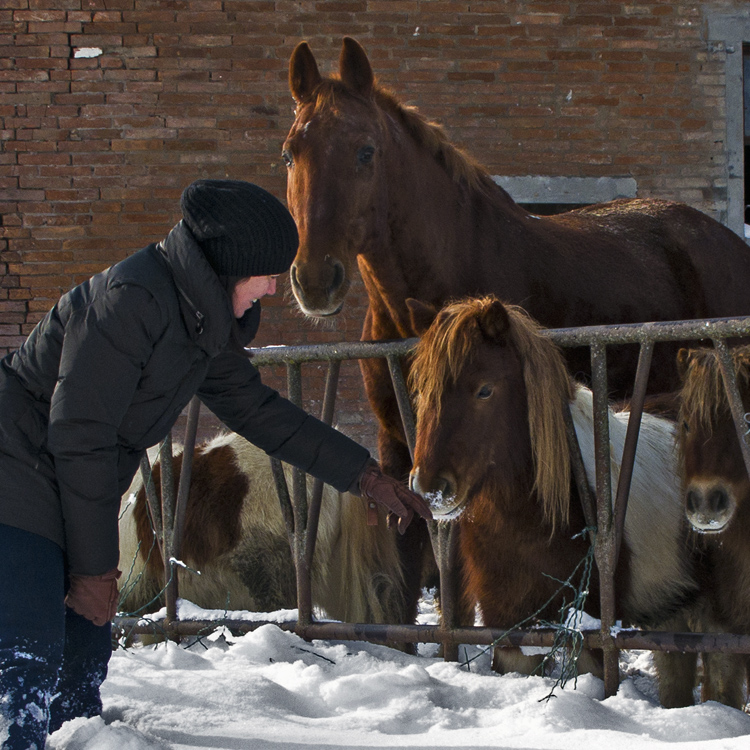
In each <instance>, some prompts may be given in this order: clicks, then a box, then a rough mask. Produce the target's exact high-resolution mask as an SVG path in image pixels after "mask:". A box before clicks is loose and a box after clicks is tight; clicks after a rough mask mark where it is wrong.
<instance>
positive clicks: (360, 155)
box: [357, 146, 375, 164]
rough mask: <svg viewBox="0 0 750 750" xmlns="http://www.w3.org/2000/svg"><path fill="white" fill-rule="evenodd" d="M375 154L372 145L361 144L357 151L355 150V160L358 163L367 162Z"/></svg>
mask: <svg viewBox="0 0 750 750" xmlns="http://www.w3.org/2000/svg"><path fill="white" fill-rule="evenodd" d="M374 155H375V147H374V146H362V148H361V149H359V151H357V161H358V162H359V163H360V164H369V163H370V162H371V161H372V157H373V156H374Z"/></svg>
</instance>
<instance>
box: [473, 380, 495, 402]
mask: <svg viewBox="0 0 750 750" xmlns="http://www.w3.org/2000/svg"><path fill="white" fill-rule="evenodd" d="M492 390H493V388H492V386H491V385H487V384H485V385H483V386H482V387H481V388H480V389H479V390H478V391H477V398H481V399H483V400H484V399H488V398H489V397H490V396H491V395H492Z"/></svg>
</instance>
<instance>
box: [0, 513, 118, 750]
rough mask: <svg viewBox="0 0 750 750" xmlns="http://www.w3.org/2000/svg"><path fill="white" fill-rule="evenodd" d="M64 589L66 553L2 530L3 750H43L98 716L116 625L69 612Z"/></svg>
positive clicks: (38, 539)
mask: <svg viewBox="0 0 750 750" xmlns="http://www.w3.org/2000/svg"><path fill="white" fill-rule="evenodd" d="M66 590H67V575H66V570H65V559H64V555H63V552H62V550H61V549H60V548H59V547H58V546H57V545H56V544H55V543H54V542H51V541H49V540H48V539H45V538H44V537H41V536H39V535H38V534H32V533H30V532H28V531H22V530H21V529H16V528H13V527H12V526H6V525H4V524H0V738H2V737H3V734H4V733H3V725H4V724H5V723H6V722H8V737H7V738H6V739H5V740H4V742H3V744H2V750H30V748H36V750H42V749H43V748H44V745H45V742H46V738H47V734H48V732H53V731H55V730H56V729H59V728H60V726H61V725H62V724H63V722H65V721H68V720H69V719H74V718H75V717H77V716H98V715H99V714H101V711H102V702H101V698H100V696H99V687H100V685H101V684H102V682H103V681H104V678H105V677H106V676H107V664H108V662H109V658H110V656H111V654H112V645H111V626H110V625H109V624H107V625H104V626H102V627H99V626H96V625H94V624H93V623H92V622H90V621H89V620H87V619H86V618H85V617H81V616H80V615H78V614H76V613H75V612H73V611H72V610H70V609H68V608H67V607H66V606H65V592H66Z"/></svg>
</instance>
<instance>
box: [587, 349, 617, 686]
mask: <svg viewBox="0 0 750 750" xmlns="http://www.w3.org/2000/svg"><path fill="white" fill-rule="evenodd" d="M591 379H592V390H593V392H594V458H595V462H596V498H597V501H596V537H595V539H594V559H595V560H596V567H597V568H598V570H599V602H600V604H599V609H600V612H599V618H600V621H601V639H602V652H603V659H604V695H605V697H609V696H611V695H614V694H615V693H616V692H617V687H618V685H619V682H620V680H619V665H620V654H619V650H618V648H617V646H616V645H615V641H614V638H613V637H612V629H613V628H614V626H615V550H616V548H617V539H616V536H615V524H614V520H613V514H612V475H611V471H610V458H609V457H610V447H609V401H608V399H607V348H606V345H605V344H602V343H599V342H594V343H593V344H592V345H591Z"/></svg>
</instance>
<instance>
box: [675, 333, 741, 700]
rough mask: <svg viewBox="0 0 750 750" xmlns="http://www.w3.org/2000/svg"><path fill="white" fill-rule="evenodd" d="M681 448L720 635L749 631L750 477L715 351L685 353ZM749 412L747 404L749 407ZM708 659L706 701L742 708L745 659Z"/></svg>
mask: <svg viewBox="0 0 750 750" xmlns="http://www.w3.org/2000/svg"><path fill="white" fill-rule="evenodd" d="M731 353H732V361H733V363H734V368H735V373H736V377H737V385H738V388H739V391H740V396H741V398H742V401H743V403H744V404H745V405H748V404H750V347H748V346H741V347H737V348H735V349H733V350H732V352H731ZM678 361H679V367H680V371H681V373H682V379H683V385H682V389H681V391H680V394H679V395H680V412H679V424H680V432H679V447H680V453H681V457H682V463H683V467H684V472H685V475H684V478H685V495H684V497H685V512H686V515H687V519H688V521H689V522H690V526H691V528H692V530H693V535H692V540H691V541H692V543H693V544H694V545H695V549H696V551H697V552H698V553H699V555H700V566H699V568H698V571H699V575H700V579H701V583H702V589H703V591H704V592H705V596H706V598H707V600H708V602H709V607H708V611H709V612H710V613H711V620H712V622H710V627H711V629H712V630H714V631H719V632H730V633H750V544H748V538H750V479H749V478H748V474H747V469H746V468H745V462H744V460H743V456H742V449H741V448H740V443H739V439H738V436H737V431H736V428H735V425H734V420H733V419H732V413H731V411H730V408H729V400H728V398H727V395H726V391H725V389H724V378H723V375H722V371H721V367H720V364H719V358H718V354H717V352H716V351H715V350H713V349H690V350H688V349H681V350H680V352H679V355H678ZM746 408H747V406H746ZM720 656H721V655H717V654H711V655H709V656H708V658H705V657H704V662H705V666H706V669H707V670H712V671H713V672H714V674H715V681H716V682H717V684H718V688H717V689H716V691H715V692H714V693H713V694H712V693H709V694H707V696H706V697H707V698H713V699H714V700H719V701H721V702H723V703H728V704H729V705H732V706H735V707H736V708H741V707H742V706H743V705H745V695H746V693H745V690H743V680H744V678H745V672H746V669H745V667H746V664H747V659H746V657H742V656H739V655H737V656H734V657H732V658H729V657H727V658H725V659H723V660H720V659H719V657H720Z"/></svg>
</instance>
